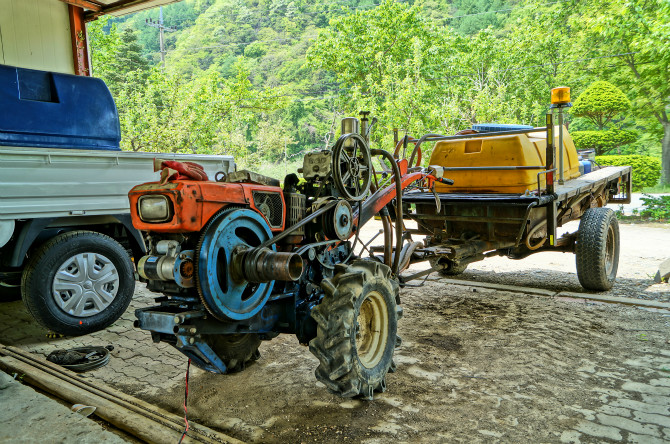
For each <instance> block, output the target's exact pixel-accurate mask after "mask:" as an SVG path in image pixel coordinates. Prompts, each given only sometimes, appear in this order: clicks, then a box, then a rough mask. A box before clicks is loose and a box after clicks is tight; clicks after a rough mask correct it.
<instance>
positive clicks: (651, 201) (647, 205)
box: [640, 194, 670, 220]
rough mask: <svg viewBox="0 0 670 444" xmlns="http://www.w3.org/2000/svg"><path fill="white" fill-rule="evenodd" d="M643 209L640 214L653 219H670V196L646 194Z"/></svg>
mask: <svg viewBox="0 0 670 444" xmlns="http://www.w3.org/2000/svg"><path fill="white" fill-rule="evenodd" d="M642 207H643V209H642V211H640V216H644V217H649V218H651V219H653V220H664V219H670V196H652V195H649V194H645V195H644V197H642Z"/></svg>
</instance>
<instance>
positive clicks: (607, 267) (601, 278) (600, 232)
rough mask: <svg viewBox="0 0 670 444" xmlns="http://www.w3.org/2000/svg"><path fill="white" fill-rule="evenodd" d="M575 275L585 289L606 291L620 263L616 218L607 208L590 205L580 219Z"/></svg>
mask: <svg viewBox="0 0 670 444" xmlns="http://www.w3.org/2000/svg"><path fill="white" fill-rule="evenodd" d="M575 256H576V262H577V277H578V278H579V283H580V284H582V287H584V288H586V289H587V290H595V291H607V290H609V289H610V288H612V286H613V285H614V281H615V280H616V273H617V269H618V267H619V222H617V219H616V215H615V214H614V211H612V210H610V209H609V208H589V209H588V210H586V212H585V213H584V215H583V216H582V218H581V220H580V222H579V231H578V232H577V244H576V246H575Z"/></svg>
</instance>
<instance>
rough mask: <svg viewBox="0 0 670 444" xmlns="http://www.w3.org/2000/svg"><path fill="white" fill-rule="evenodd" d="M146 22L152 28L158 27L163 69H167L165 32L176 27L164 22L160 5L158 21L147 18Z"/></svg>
mask: <svg viewBox="0 0 670 444" xmlns="http://www.w3.org/2000/svg"><path fill="white" fill-rule="evenodd" d="M145 24H146V25H147V26H151V27H152V28H158V38H159V42H160V46H161V64H162V65H163V69H165V39H164V38H163V32H172V31H176V29H175V28H173V27H170V26H165V25H164V24H163V7H162V6H161V7H160V12H159V15H158V22H155V21H154V20H153V19H146V20H145Z"/></svg>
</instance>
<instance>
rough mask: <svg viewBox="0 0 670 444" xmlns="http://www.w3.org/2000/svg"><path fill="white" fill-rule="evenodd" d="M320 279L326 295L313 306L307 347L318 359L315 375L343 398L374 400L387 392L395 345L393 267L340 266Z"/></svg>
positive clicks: (373, 264)
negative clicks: (311, 332) (330, 275)
mask: <svg viewBox="0 0 670 444" xmlns="http://www.w3.org/2000/svg"><path fill="white" fill-rule="evenodd" d="M337 268H338V270H337V271H338V273H337V274H336V275H335V277H333V278H332V279H324V281H323V282H322V283H321V287H322V288H323V290H324V292H325V295H324V297H323V300H322V301H321V303H320V304H319V305H318V306H316V307H315V308H314V309H313V310H312V313H311V314H312V318H314V320H315V321H316V323H317V335H316V338H314V339H312V340H311V341H310V343H309V350H310V351H311V352H312V354H313V355H314V356H316V357H317V358H318V359H319V366H318V367H317V369H316V371H315V375H316V378H317V379H318V380H319V381H321V382H322V383H324V384H325V385H326V387H327V388H328V390H330V391H331V392H333V393H335V394H338V395H340V396H342V397H345V398H352V397H354V396H362V397H364V398H366V399H369V400H372V398H373V394H374V392H375V391H382V392H383V391H384V390H386V373H388V371H389V369H390V368H391V366H392V365H393V351H394V349H395V346H396V337H397V327H398V312H397V310H396V297H397V295H398V284H397V283H396V282H395V281H394V280H392V279H391V269H390V268H389V267H387V266H386V265H383V264H380V263H378V262H372V261H362V260H358V261H355V262H354V263H353V264H352V265H349V266H338V267H337Z"/></svg>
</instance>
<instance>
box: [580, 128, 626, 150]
mask: <svg viewBox="0 0 670 444" xmlns="http://www.w3.org/2000/svg"><path fill="white" fill-rule="evenodd" d="M570 134H571V136H572V140H573V141H574V143H575V146H576V147H577V149H594V150H595V151H596V154H597V155H598V156H600V155H603V154H607V153H608V152H610V151H612V150H614V149H617V151H618V148H619V147H621V146H623V145H628V144H631V143H635V141H636V140H637V138H638V134H637V133H636V132H635V131H627V130H620V129H615V130H609V131H573V132H571V133H570Z"/></svg>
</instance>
